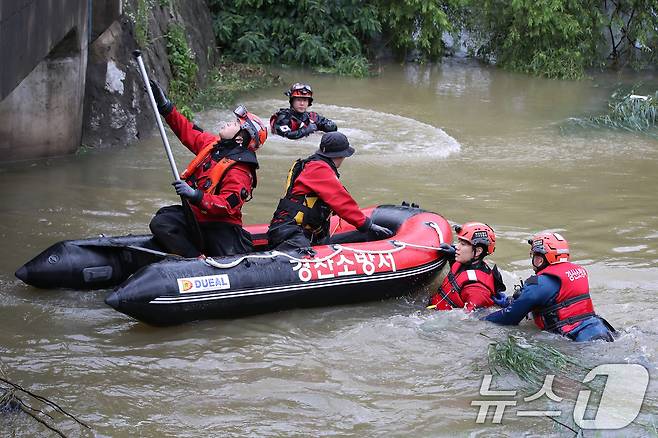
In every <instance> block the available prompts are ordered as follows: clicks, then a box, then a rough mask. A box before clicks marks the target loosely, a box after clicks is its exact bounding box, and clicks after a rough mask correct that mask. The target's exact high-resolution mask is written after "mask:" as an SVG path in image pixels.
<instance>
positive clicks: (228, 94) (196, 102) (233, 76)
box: [189, 60, 281, 112]
mask: <svg viewBox="0 0 658 438" xmlns="http://www.w3.org/2000/svg"><path fill="white" fill-rule="evenodd" d="M209 76H210V81H209V83H208V85H207V86H206V87H205V88H203V89H202V90H200V91H198V92H197V93H196V96H194V99H193V100H192V102H191V103H190V104H189V106H190V109H191V110H192V111H194V112H198V111H203V110H205V109H207V108H211V107H229V106H231V105H233V104H235V103H236V99H237V97H238V95H240V94H241V93H244V92H246V91H250V90H256V89H259V88H266V87H271V86H274V85H279V84H280V83H281V78H280V77H279V76H278V75H276V74H273V73H271V72H269V71H268V70H266V69H265V68H264V67H263V66H260V65H254V64H240V63H236V62H230V61H225V60H223V61H221V62H220V64H219V66H218V67H216V68H215V69H214V70H212V71H211V72H210V73H209Z"/></svg>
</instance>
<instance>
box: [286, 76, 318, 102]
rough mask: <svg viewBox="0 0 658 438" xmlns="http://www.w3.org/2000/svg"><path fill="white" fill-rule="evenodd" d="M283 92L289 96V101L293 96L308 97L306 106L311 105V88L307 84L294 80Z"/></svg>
mask: <svg viewBox="0 0 658 438" xmlns="http://www.w3.org/2000/svg"><path fill="white" fill-rule="evenodd" d="M284 94H285V95H286V96H288V97H289V98H290V99H289V101H290V103H292V99H293V98H294V97H305V98H307V99H308V106H311V105H313V89H312V88H311V86H310V85H308V84H302V83H301V82H295V83H294V84H292V85H291V86H290V88H289V89H288V91H286V92H285V93H284Z"/></svg>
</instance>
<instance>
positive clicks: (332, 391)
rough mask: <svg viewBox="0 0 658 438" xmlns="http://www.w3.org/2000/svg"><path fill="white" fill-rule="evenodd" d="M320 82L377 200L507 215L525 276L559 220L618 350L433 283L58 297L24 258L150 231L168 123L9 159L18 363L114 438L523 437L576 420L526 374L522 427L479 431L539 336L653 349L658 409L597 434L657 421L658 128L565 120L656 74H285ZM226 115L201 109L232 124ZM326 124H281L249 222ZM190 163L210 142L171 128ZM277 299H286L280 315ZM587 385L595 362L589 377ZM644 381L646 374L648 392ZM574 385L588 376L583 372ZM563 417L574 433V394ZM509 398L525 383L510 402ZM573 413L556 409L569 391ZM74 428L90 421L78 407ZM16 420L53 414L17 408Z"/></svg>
mask: <svg viewBox="0 0 658 438" xmlns="http://www.w3.org/2000/svg"><path fill="white" fill-rule="evenodd" d="M282 76H283V78H284V81H285V82H292V81H297V80H302V81H307V82H310V83H311V84H312V85H313V87H314V90H315V103H314V105H313V107H312V109H314V110H316V111H318V112H320V113H322V114H324V115H325V116H327V117H329V118H332V119H334V120H335V121H336V122H337V123H338V125H339V127H340V129H341V131H343V132H344V133H346V135H348V137H349V138H350V139H351V142H352V144H353V146H354V147H355V148H356V149H357V154H355V155H354V156H353V157H352V158H349V159H347V160H346V161H345V163H344V164H343V166H342V167H341V169H340V171H341V175H342V177H341V179H342V181H343V182H344V184H345V185H346V186H347V187H348V189H349V190H350V192H351V193H352V194H353V195H354V197H355V198H356V199H357V200H358V202H359V203H360V204H361V205H374V204H382V203H398V202H400V201H402V200H406V201H414V202H416V203H418V204H420V205H421V207H424V208H426V209H429V210H433V211H436V212H439V213H441V214H443V215H444V216H446V217H447V218H448V219H450V220H451V221H453V222H464V221H468V220H478V221H484V222H487V223H489V224H490V225H491V226H493V227H494V229H495V230H496V233H497V236H498V241H497V248H496V252H495V254H494V255H493V256H492V257H491V258H490V259H491V260H492V261H493V262H495V263H497V264H498V266H499V267H500V268H501V269H502V270H503V272H504V278H505V281H506V283H507V285H508V287H509V288H511V287H512V285H513V283H514V282H516V281H517V280H518V279H519V278H525V277H527V276H528V275H530V273H531V271H530V269H529V266H530V264H529V259H528V245H527V244H526V243H525V240H526V239H527V238H528V237H529V236H530V235H531V234H532V233H533V232H535V231H539V230H543V229H551V230H558V231H560V232H561V233H563V235H564V236H565V237H566V238H567V239H568V240H569V242H570V244H571V248H572V258H573V260H574V261H576V262H578V263H581V264H583V265H584V266H585V267H586V268H587V269H588V271H589V273H590V285H591V289H592V295H593V299H594V303H595V306H596V308H597V311H598V312H599V313H600V314H602V315H604V316H605V317H606V318H607V319H608V320H609V321H610V322H611V323H612V324H613V325H615V326H616V327H617V328H618V329H619V332H620V336H619V339H618V341H617V342H615V343H613V344H601V343H591V344H582V345H575V344H572V343H569V342H567V341H565V340H563V339H559V338H556V337H555V336H552V335H548V334H545V333H539V332H538V331H537V330H536V329H535V328H534V326H533V325H532V324H530V323H528V322H525V323H523V324H521V325H520V326H519V327H511V328H510V327H497V326H493V325H491V324H488V323H484V322H481V321H478V320H477V318H476V317H475V316H473V315H470V316H468V315H465V314H463V313H462V312H459V311H457V312H449V313H441V314H439V313H433V312H428V311H425V310H424V309H423V304H424V301H425V299H426V298H427V296H428V293H429V292H428V291H419V292H418V293H417V294H415V295H413V296H410V297H406V298H400V299H394V300H387V301H381V302H373V303H364V304H360V305H351V306H336V307H330V308H317V309H303V310H301V309H300V310H290V311H286V312H278V313H266V314H263V315H260V316H256V317H250V318H243V319H235V320H216V321H203V322H198V323H191V324H185V325H181V326H177V327H170V328H153V327H149V326H146V325H144V324H141V323H139V322H137V321H135V320H132V319H130V318H129V317H126V316H124V315H122V314H120V313H118V312H115V311H114V310H112V309H111V308H109V307H108V306H106V305H105V304H104V303H103V298H104V296H105V295H106V294H107V293H108V291H106V290H104V291H94V292H80V291H44V290H37V289H34V288H32V287H29V286H26V285H24V284H22V283H21V282H20V281H19V280H17V279H16V278H15V277H14V276H13V272H14V271H15V270H16V268H18V267H19V266H20V265H21V264H22V263H24V262H25V261H27V260H28V259H30V258H31V257H32V256H34V255H35V254H37V253H38V252H40V251H41V250H43V249H44V248H46V247H47V246H49V245H50V244H52V243H55V242H57V241H59V240H64V239H75V238H82V237H92V236H95V235H98V234H101V233H103V234H106V235H122V234H128V233H133V234H138V233H145V232H147V231H148V226H147V224H148V222H149V220H150V218H151V216H152V214H153V212H154V211H156V210H157V209H158V208H159V207H161V206H163V205H167V204H170V203H174V202H176V196H175V193H174V191H173V189H172V188H171V186H170V182H171V181H170V180H171V177H170V171H169V167H168V165H167V163H166V160H165V156H164V152H163V149H162V146H161V143H160V141H159V139H158V138H157V137H155V138H149V139H146V140H144V141H142V142H140V143H139V144H137V145H134V146H130V147H126V148H122V149H118V150H112V151H101V152H93V153H86V154H81V155H77V156H71V157H65V158H59V159H49V160H41V161H37V162H32V163H18V164H11V165H9V164H5V165H2V166H1V167H0V186H1V187H2V190H0V236H1V237H2V242H3V245H2V249H3V255H2V257H0V288H1V291H0V321H2V324H1V325H2V330H1V331H0V360H1V362H0V365H1V368H2V370H4V372H5V375H6V376H8V377H10V378H11V379H12V380H13V381H16V382H19V383H21V384H22V385H23V386H25V387H28V388H30V389H31V390H33V391H36V392H38V393H40V394H42V395H45V396H47V397H49V398H51V399H53V400H55V401H57V402H58V403H59V404H61V405H62V406H63V407H65V408H66V409H68V410H69V411H71V412H73V413H75V414H76V415H78V416H79V417H80V418H81V419H83V420H84V421H86V422H87V423H89V424H90V425H92V427H93V430H94V433H95V434H96V435H97V436H135V435H138V436H285V435H298V436H299V435H306V436H320V435H347V436H411V435H413V436H494V435H495V436H499V435H507V436H518V435H539V434H541V435H552V436H569V434H573V433H572V432H570V431H569V430H568V429H566V428H565V427H563V426H560V425H558V424H557V423H556V422H554V421H551V420H550V419H549V418H546V417H520V416H517V415H516V414H515V412H517V411H519V410H524V409H525V410H528V409H535V410H537V409H539V410H541V409H546V407H547V406H549V405H550V403H549V401H548V400H547V399H546V398H545V397H544V399H543V400H538V401H536V402H532V403H526V402H524V401H523V397H525V396H528V395H531V394H533V393H534V392H536V391H532V390H530V389H528V388H527V387H525V386H524V385H523V384H522V382H520V381H519V380H518V379H517V378H515V377H514V376H512V375H509V374H503V375H501V376H496V377H495V378H494V384H495V389H501V390H502V389H507V390H511V389H514V390H517V393H518V396H517V398H516V400H517V401H518V404H517V406H516V407H515V408H514V409H509V410H508V411H506V413H505V415H504V417H503V423H502V424H501V425H492V424H491V417H489V419H488V420H487V421H486V423H485V424H476V416H477V413H478V411H477V407H474V406H472V405H471V402H472V401H474V400H479V399H482V398H483V397H482V396H481V395H480V394H479V389H480V383H481V382H482V379H483V376H484V375H485V374H487V373H488V372H489V371H488V370H489V369H488V366H487V345H488V344H489V342H490V340H489V339H487V338H486V337H484V336H482V334H486V335H487V336H489V337H491V338H494V339H501V340H502V339H506V336H507V335H508V334H514V335H520V336H523V337H524V338H526V339H528V340H531V341H538V342H542V343H544V344H546V345H550V346H552V347H555V348H557V349H558V350H559V351H561V352H563V353H565V354H569V355H572V356H574V357H577V358H578V359H579V360H581V361H582V362H583V363H584V364H585V365H586V366H587V367H588V368H592V367H594V366H596V365H599V364H603V363H638V364H641V365H643V366H645V367H646V368H647V369H648V370H649V373H650V375H651V383H650V384H649V388H648V390H647V396H646V398H645V400H644V404H643V407H642V410H641V412H640V414H639V416H638V418H637V419H636V420H635V421H634V422H633V423H632V424H631V425H630V426H628V427H627V428H626V429H624V430H622V431H608V432H593V431H588V432H585V433H586V436H587V434H590V436H593V435H594V434H598V435H597V436H607V435H613V436H631V435H632V436H638V435H640V436H641V435H649V436H652V434H653V436H655V434H656V423H657V420H656V418H655V413H656V407H657V406H658V402H657V396H658V391H657V390H656V385H655V384H654V383H653V380H654V379H655V377H656V375H657V374H656V354H657V350H658V348H657V347H658V340H657V339H658V338H657V337H656V334H657V330H656V327H655V324H656V322H655V321H656V320H657V319H658V307H657V304H656V302H657V300H656V298H657V297H658V254H657V251H658V206H657V203H656V188H657V187H658V142H657V141H656V140H654V139H651V138H648V137H644V136H640V135H634V134H627V133H621V132H615V131H607V130H601V131H580V130H578V131H567V132H564V131H563V130H561V129H560V126H562V125H563V124H564V122H565V120H567V119H568V118H569V117H579V116H583V115H587V114H591V113H593V112H599V111H601V110H603V109H604V108H605V102H606V100H607V98H608V96H609V95H610V93H611V91H612V90H613V89H614V88H615V86H616V85H617V84H619V83H632V82H634V81H637V80H642V81H644V82H645V84H649V85H650V84H653V89H654V90H655V88H656V84H658V81H657V80H656V78H655V77H653V76H650V75H649V76H643V77H637V76H635V77H628V76H618V75H612V74H610V75H596V76H594V77H593V78H592V79H591V80H585V81H580V82H571V81H552V80H545V79H537V78H529V77H527V76H524V75H517V74H511V73H506V72H502V71H499V70H496V69H493V68H489V67H483V66H479V65H477V64H471V63H461V62H448V63H445V64H443V65H440V66H435V65H423V66H418V65H411V66H404V67H403V66H398V65H390V66H385V67H383V68H382V71H381V74H380V75H379V76H376V77H372V78H368V79H351V78H341V77H333V76H327V75H318V74H311V73H309V72H306V71H293V70H287V71H283V72H282ZM284 88H285V87H284V86H282V87H277V88H272V89H267V90H261V91H258V92H257V93H252V94H247V95H244V96H242V97H241V101H243V102H244V103H245V104H246V105H247V106H248V108H249V109H250V110H251V111H252V112H254V113H256V114H258V115H259V116H261V117H263V118H264V119H267V118H269V115H270V114H271V113H272V112H273V111H274V110H276V109H277V108H279V107H281V106H285V105H287V102H286V100H285V97H284V96H283V94H282V92H283V89H284ZM229 116H230V111H229V110H227V109H216V110H210V111H207V112H204V113H202V114H199V115H198V122H199V124H200V125H201V126H203V127H205V128H206V129H210V130H212V129H213V127H214V126H216V124H217V122H218V121H219V120H222V119H225V118H227V117H229ZM319 139H320V137H319V136H318V135H313V136H311V137H310V138H307V139H304V140H301V141H298V142H293V141H288V140H284V139H281V138H277V137H274V136H272V135H270V138H269V139H268V141H267V143H266V145H265V147H264V148H263V149H262V151H261V152H260V155H259V159H260V161H261V169H260V171H259V186H258V188H257V190H256V192H255V195H254V199H253V200H252V201H251V202H250V203H249V204H248V205H247V207H246V208H245V221H246V222H250V223H262V222H268V221H269V219H270V218H271V214H272V212H273V210H274V207H275V205H276V203H277V200H278V197H279V196H280V195H281V192H282V188H283V183H284V180H285V175H286V173H287V170H288V168H289V166H290V164H291V163H292V161H293V160H294V159H295V158H298V157H303V156H306V155H309V154H310V153H311V152H312V151H313V150H315V149H316V147H317V144H318V142H319ZM171 141H172V145H173V147H174V155H175V156H176V159H177V162H178V166H179V168H181V169H182V168H183V167H184V166H185V165H186V163H187V161H188V160H189V159H190V158H191V155H190V154H189V153H188V152H187V151H186V150H185V149H184V148H183V147H182V146H180V144H179V143H178V142H177V141H176V140H175V138H173V137H171ZM263 310H266V309H263ZM572 377H573V378H574V379H575V380H577V381H582V378H583V375H577V376H572ZM632 384H633V382H629V385H632ZM567 386H568V385H567ZM554 389H555V392H556V393H557V395H558V396H561V397H563V401H562V402H561V403H559V404H558V405H557V407H558V409H560V410H561V411H562V415H561V416H560V417H558V420H560V421H561V422H563V423H565V424H568V425H571V426H573V417H572V415H571V411H572V409H573V405H574V401H575V395H574V394H573V393H572V392H570V391H567V390H565V384H564V383H563V384H562V385H555V386H554ZM508 399H509V397H508ZM553 406H554V404H553ZM58 424H59V425H60V427H61V428H62V429H63V430H64V431H66V432H67V433H68V434H70V435H72V436H78V435H80V434H82V435H83V436H84V434H85V432H82V431H81V429H79V428H77V427H76V426H75V425H74V424H72V423H71V422H67V421H65V420H64V419H62V418H59V423H58ZM0 431H1V432H2V433H0V434H2V435H6V433H9V434H12V433H14V434H16V435H17V436H33V435H39V434H42V433H44V429H42V428H41V426H38V425H35V424H34V423H32V422H30V421H29V420H27V419H25V418H23V417H21V416H16V415H2V414H0Z"/></svg>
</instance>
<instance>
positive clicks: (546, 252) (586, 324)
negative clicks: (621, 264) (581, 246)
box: [484, 232, 615, 342]
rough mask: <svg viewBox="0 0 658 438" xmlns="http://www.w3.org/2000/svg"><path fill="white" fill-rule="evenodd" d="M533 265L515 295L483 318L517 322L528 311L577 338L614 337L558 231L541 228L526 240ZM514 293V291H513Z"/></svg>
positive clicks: (544, 326) (543, 323)
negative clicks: (596, 307) (545, 230)
mask: <svg viewBox="0 0 658 438" xmlns="http://www.w3.org/2000/svg"><path fill="white" fill-rule="evenodd" d="M528 243H529V244H530V257H531V258H532V268H533V270H534V271H535V273H536V274H537V275H533V276H531V277H530V278H528V279H527V280H526V281H525V283H524V284H523V287H522V288H521V290H520V292H519V294H518V296H517V297H516V298H515V299H513V300H511V299H507V300H505V302H504V303H502V306H504V307H505V308H504V309H501V310H499V311H497V312H494V313H492V314H490V315H487V316H486V317H485V318H484V319H486V320H487V321H491V322H495V323H496V324H502V325H517V324H518V323H519V322H521V320H522V319H523V318H525V317H526V315H527V314H528V313H529V312H532V316H533V318H534V321H535V324H537V326H538V327H539V328H540V329H542V330H546V331H549V332H552V333H557V334H560V335H563V336H566V337H567V338H569V339H571V340H574V341H576V342H581V341H593V340H596V339H603V340H605V341H608V342H612V341H614V338H613V336H612V333H614V331H615V329H614V328H613V327H612V326H611V325H610V324H609V323H608V322H607V321H606V320H605V319H603V318H601V317H600V316H597V315H596V313H595V312H594V304H593V303H592V299H591V297H590V294H589V280H588V275H587V271H586V270H585V268H583V267H582V266H579V265H577V264H575V263H571V262H570V261H569V244H568V242H567V240H566V239H565V238H564V237H562V236H561V235H560V234H558V233H550V232H544V233H539V234H536V235H535V236H533V237H532V239H530V240H528ZM515 296H516V294H515Z"/></svg>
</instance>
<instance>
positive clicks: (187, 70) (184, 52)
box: [165, 24, 199, 118]
mask: <svg viewBox="0 0 658 438" xmlns="http://www.w3.org/2000/svg"><path fill="white" fill-rule="evenodd" d="M165 38H166V39H167V55H168V57H169V65H170V66H171V74H172V78H171V82H169V97H170V98H171V99H172V101H174V102H176V107H177V108H178V110H179V111H180V112H181V114H183V115H184V116H186V117H188V118H191V117H192V109H191V107H190V105H191V104H192V101H193V100H194V98H195V97H196V94H197V90H198V87H197V79H196V74H197V71H199V66H198V65H197V64H196V61H195V59H194V53H193V52H192V50H191V49H190V47H189V46H188V44H187V40H186V39H185V29H184V28H183V27H182V26H181V25H179V24H170V25H169V29H168V31H167V34H166V35H165Z"/></svg>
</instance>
